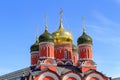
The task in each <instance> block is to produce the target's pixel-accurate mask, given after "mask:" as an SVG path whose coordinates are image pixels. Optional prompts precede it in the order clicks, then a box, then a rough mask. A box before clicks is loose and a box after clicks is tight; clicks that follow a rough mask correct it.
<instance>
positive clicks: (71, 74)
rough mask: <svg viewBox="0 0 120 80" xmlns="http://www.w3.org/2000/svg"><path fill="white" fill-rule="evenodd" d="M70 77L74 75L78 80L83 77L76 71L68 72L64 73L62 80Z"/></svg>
mask: <svg viewBox="0 0 120 80" xmlns="http://www.w3.org/2000/svg"><path fill="white" fill-rule="evenodd" d="M69 77H73V78H75V79H76V80H82V79H81V77H80V76H79V75H78V74H75V73H68V74H66V75H64V76H63V78H62V80H67V79H68V78H69Z"/></svg>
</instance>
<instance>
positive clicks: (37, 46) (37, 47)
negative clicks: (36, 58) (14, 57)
mask: <svg viewBox="0 0 120 80" xmlns="http://www.w3.org/2000/svg"><path fill="white" fill-rule="evenodd" d="M30 51H31V52H32V51H39V41H38V38H37V39H36V42H35V43H34V44H33V45H32V46H31V48H30Z"/></svg>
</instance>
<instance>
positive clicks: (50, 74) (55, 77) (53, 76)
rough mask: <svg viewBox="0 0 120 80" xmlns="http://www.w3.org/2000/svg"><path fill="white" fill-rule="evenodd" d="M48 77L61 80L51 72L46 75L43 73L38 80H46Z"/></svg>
mask: <svg viewBox="0 0 120 80" xmlns="http://www.w3.org/2000/svg"><path fill="white" fill-rule="evenodd" d="M46 76H50V77H52V78H53V79H54V80H59V79H58V77H57V76H56V75H55V74H53V73H51V72H45V73H43V74H42V75H40V77H39V79H38V80H43V78H45V77H46Z"/></svg>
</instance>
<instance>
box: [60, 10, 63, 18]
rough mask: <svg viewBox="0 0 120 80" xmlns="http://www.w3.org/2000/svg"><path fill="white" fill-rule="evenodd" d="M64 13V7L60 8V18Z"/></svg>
mask: <svg viewBox="0 0 120 80" xmlns="http://www.w3.org/2000/svg"><path fill="white" fill-rule="evenodd" d="M62 13H63V10H62V8H61V9H60V19H62Z"/></svg>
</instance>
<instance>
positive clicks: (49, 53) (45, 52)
mask: <svg viewBox="0 0 120 80" xmlns="http://www.w3.org/2000/svg"><path fill="white" fill-rule="evenodd" d="M39 46H40V47H39V50H40V52H39V56H40V59H46V58H53V59H54V43H53V36H52V35H51V34H50V33H49V32H48V27H47V26H46V28H45V32H44V33H43V34H42V35H40V37H39Z"/></svg>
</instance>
